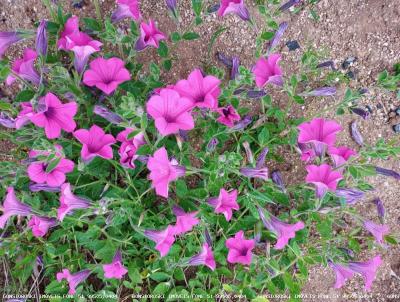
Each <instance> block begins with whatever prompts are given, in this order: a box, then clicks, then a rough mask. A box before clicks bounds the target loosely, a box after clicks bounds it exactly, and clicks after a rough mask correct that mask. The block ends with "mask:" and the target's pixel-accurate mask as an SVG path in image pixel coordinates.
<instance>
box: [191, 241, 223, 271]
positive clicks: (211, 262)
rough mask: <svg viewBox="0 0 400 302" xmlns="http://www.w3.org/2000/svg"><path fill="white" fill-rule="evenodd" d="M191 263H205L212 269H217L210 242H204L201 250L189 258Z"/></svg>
mask: <svg viewBox="0 0 400 302" xmlns="http://www.w3.org/2000/svg"><path fill="white" fill-rule="evenodd" d="M189 265H193V266H197V265H205V266H207V267H208V268H210V269H211V270H212V271H213V270H215V266H216V265H215V259H214V254H213V251H212V249H211V247H210V246H209V245H208V243H203V246H202V249H201V252H200V253H199V254H197V255H195V256H193V257H192V258H190V259H189Z"/></svg>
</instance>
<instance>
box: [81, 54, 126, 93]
mask: <svg viewBox="0 0 400 302" xmlns="http://www.w3.org/2000/svg"><path fill="white" fill-rule="evenodd" d="M124 66H125V63H124V61H122V60H121V59H118V58H110V59H104V58H97V59H94V60H93V61H92V62H90V69H89V70H86V71H85V73H84V75H83V83H84V84H85V85H86V86H90V87H92V86H96V87H97V88H99V89H100V90H101V91H103V92H104V93H105V94H107V95H110V94H111V93H112V92H113V91H115V90H116V89H117V87H118V85H119V84H121V83H123V82H125V81H128V80H130V79H131V76H130V74H129V71H128V69H126V68H125V67H124Z"/></svg>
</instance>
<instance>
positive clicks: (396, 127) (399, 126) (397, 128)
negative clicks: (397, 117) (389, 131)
mask: <svg viewBox="0 0 400 302" xmlns="http://www.w3.org/2000/svg"><path fill="white" fill-rule="evenodd" d="M393 131H394V132H395V133H400V124H397V125H394V126H393Z"/></svg>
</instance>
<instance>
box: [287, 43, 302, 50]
mask: <svg viewBox="0 0 400 302" xmlns="http://www.w3.org/2000/svg"><path fill="white" fill-rule="evenodd" d="M286 46H287V47H288V48H289V51H294V50H296V49H298V48H300V45H299V42H297V41H296V40H293V41H288V42H286Z"/></svg>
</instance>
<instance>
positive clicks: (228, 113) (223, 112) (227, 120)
mask: <svg viewBox="0 0 400 302" xmlns="http://www.w3.org/2000/svg"><path fill="white" fill-rule="evenodd" d="M216 111H217V112H218V113H219V115H220V116H219V117H218V118H217V122H219V123H221V124H223V125H225V126H227V127H229V128H231V127H233V125H234V122H237V121H240V115H239V114H238V113H237V111H236V110H235V108H234V107H233V106H232V105H228V106H226V107H222V108H218V109H217V110H216Z"/></svg>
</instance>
